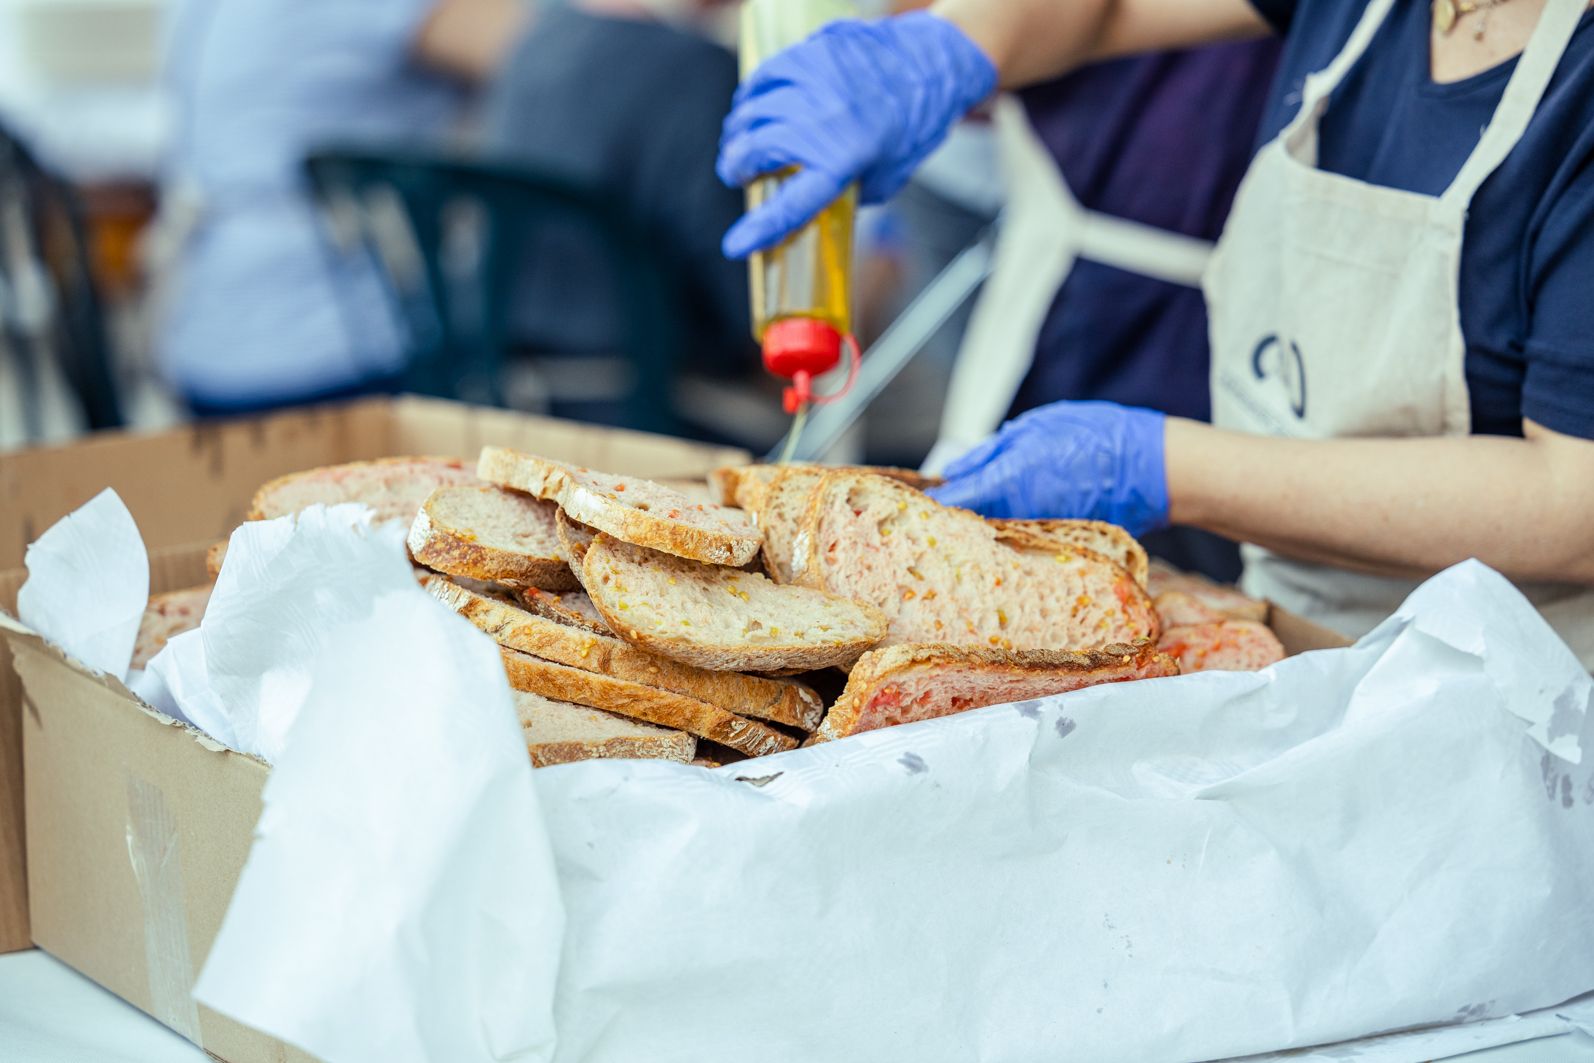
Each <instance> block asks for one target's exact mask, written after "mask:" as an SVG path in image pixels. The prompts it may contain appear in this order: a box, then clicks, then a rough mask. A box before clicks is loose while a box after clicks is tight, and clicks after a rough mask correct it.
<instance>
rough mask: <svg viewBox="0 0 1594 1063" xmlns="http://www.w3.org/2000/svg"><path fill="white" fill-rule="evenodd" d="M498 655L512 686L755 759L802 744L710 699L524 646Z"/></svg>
mask: <svg viewBox="0 0 1594 1063" xmlns="http://www.w3.org/2000/svg"><path fill="white" fill-rule="evenodd" d="M499 653H500V654H501V655H502V656H503V660H504V671H505V673H506V674H507V675H508V676H509V685H510V686H511V687H513V688H515V689H516V690H524V691H528V692H529V693H532V694H541V695H542V696H543V697H545V698H553V699H554V700H556V701H570V702H574V703H576V704H577V705H586V706H588V707H589V708H594V709H603V710H604V711H605V712H612V713H616V714H618V715H620V716H626V717H629V718H631V719H633V720H641V721H643V722H644V723H651V724H656V725H657V726H659V727H669V728H673V729H675V730H677V731H685V732H686V733H687V734H692V735H696V736H697V737H699V738H706V739H708V740H709V741H710V742H718V743H719V744H720V745H724V746H730V747H731V748H732V749H736V750H739V751H741V752H743V753H746V754H747V755H748V756H750V757H761V756H764V755H765V754H768V753H780V752H783V751H785V750H788V749H795V748H796V747H797V740H796V739H794V738H792V737H790V736H789V735H785V734H782V733H781V732H779V731H777V730H775V729H773V728H771V727H768V726H766V725H764V724H761V723H758V722H757V721H755V720H748V719H744V718H743V717H741V716H738V715H736V714H735V713H733V712H727V711H725V710H724V709H722V708H720V707H719V706H717V705H710V704H709V703H708V702H706V701H698V700H697V699H695V698H689V697H685V696H683V695H681V694H675V693H672V692H670V691H667V690H660V689H659V688H658V687H651V686H646V685H644V684H642V683H629V682H627V681H625V680H623V679H615V678H614V677H612V676H607V675H598V674H597V673H596V672H584V671H582V670H581V669H579V668H571V667H569V666H567V665H563V664H554V663H553V662H552V661H545V660H543V659H541V658H540V657H533V656H531V655H530V654H528V653H521V652H520V651H519V650H511V649H507V648H501V649H500V650H499Z"/></svg>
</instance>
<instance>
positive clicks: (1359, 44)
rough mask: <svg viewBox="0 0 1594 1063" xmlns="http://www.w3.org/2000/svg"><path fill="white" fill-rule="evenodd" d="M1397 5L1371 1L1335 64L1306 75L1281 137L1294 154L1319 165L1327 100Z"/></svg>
mask: <svg viewBox="0 0 1594 1063" xmlns="http://www.w3.org/2000/svg"><path fill="white" fill-rule="evenodd" d="M1394 6H1395V0H1372V2H1371V3H1369V4H1368V5H1367V10H1366V11H1364V12H1362V19H1361V21H1360V22H1358V23H1357V24H1356V28H1355V29H1354V30H1352V31H1351V35H1350V39H1349V40H1347V41H1346V42H1345V47H1344V49H1343V50H1342V51H1341V52H1340V53H1339V55H1337V56H1335V57H1334V61H1333V62H1331V63H1329V64H1328V66H1326V67H1324V68H1323V69H1322V70H1320V71H1318V72H1317V73H1315V74H1308V75H1306V81H1305V84H1304V85H1302V87H1301V107H1300V110H1298V111H1296V112H1295V118H1294V120H1292V121H1291V122H1290V124H1289V126H1288V127H1287V128H1286V129H1285V130H1284V132H1283V133H1282V134H1281V135H1280V137H1279V140H1280V141H1281V142H1282V143H1283V144H1284V146H1285V148H1286V150H1288V151H1289V152H1290V153H1291V154H1294V155H1296V156H1297V157H1298V158H1301V159H1302V160H1303V161H1308V162H1310V163H1311V165H1313V166H1315V165H1317V126H1318V122H1319V120H1320V119H1321V118H1322V117H1323V112H1324V110H1326V109H1327V107H1328V98H1329V96H1331V95H1332V94H1333V92H1334V90H1335V89H1337V88H1339V85H1340V82H1342V81H1344V80H1345V75H1346V74H1349V73H1350V70H1351V67H1353V66H1355V65H1356V64H1357V62H1359V61H1360V60H1361V57H1362V56H1363V55H1365V54H1366V52H1367V47H1368V45H1370V44H1372V43H1373V38H1374V37H1376V36H1377V35H1378V31H1379V30H1380V29H1382V28H1383V25H1384V22H1385V21H1386V20H1387V19H1388V18H1389V12H1390V11H1391V10H1393V8H1394Z"/></svg>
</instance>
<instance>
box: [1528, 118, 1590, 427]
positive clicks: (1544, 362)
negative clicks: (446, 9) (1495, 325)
mask: <svg viewBox="0 0 1594 1063" xmlns="http://www.w3.org/2000/svg"><path fill="white" fill-rule="evenodd" d="M1581 146H1583V147H1587V145H1586V144H1585V145H1581ZM1538 221H1539V224H1538V225H1537V226H1536V227H1535V228H1536V229H1537V236H1536V238H1535V239H1534V242H1533V245H1532V248H1531V250H1530V252H1529V258H1528V271H1527V277H1528V287H1527V297H1528V318H1527V321H1528V329H1527V336H1526V339H1525V342H1524V344H1523V352H1524V355H1525V357H1526V362H1527V365H1526V371H1525V373H1524V376H1523V381H1522V416H1523V417H1524V418H1525V419H1527V420H1530V421H1534V422H1536V423H1538V424H1541V425H1543V426H1544V427H1545V428H1548V429H1550V430H1551V431H1552V432H1560V433H1562V434H1563V435H1572V436H1577V437H1579V438H1582V439H1594V240H1590V239H1588V237H1587V234H1588V233H1590V232H1594V157H1591V156H1590V155H1585V157H1584V160H1583V163H1582V165H1581V166H1579V167H1578V168H1577V169H1576V171H1575V172H1574V173H1573V174H1572V176H1571V177H1570V178H1569V179H1568V180H1567V182H1566V184H1565V185H1564V186H1563V188H1562V189H1561V190H1560V192H1559V194H1557V195H1556V196H1555V197H1554V199H1553V201H1551V202H1550V203H1549V204H1548V206H1547V207H1545V208H1543V210H1542V214H1541V217H1540V219H1538Z"/></svg>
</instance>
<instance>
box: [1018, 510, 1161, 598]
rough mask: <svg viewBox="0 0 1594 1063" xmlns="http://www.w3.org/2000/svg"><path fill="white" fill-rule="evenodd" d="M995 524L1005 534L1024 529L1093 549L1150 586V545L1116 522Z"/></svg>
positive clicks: (1055, 539)
mask: <svg viewBox="0 0 1594 1063" xmlns="http://www.w3.org/2000/svg"><path fill="white" fill-rule="evenodd" d="M991 524H993V525H994V526H995V527H996V529H997V532H998V534H1001V535H1003V536H1006V535H1009V534H1011V533H1013V532H1023V533H1027V534H1029V535H1032V536H1036V537H1039V538H1042V539H1049V540H1052V541H1054V542H1056V543H1057V545H1058V546H1060V547H1064V548H1066V547H1069V546H1077V547H1079V548H1081V549H1083V550H1090V551H1092V552H1094V553H1097V554H1100V555H1101V556H1102V557H1105V558H1108V559H1109V560H1111V561H1114V562H1116V563H1117V564H1118V565H1119V566H1120V567H1122V568H1123V569H1124V570H1125V571H1127V572H1128V573H1129V574H1130V575H1131V576H1133V577H1134V578H1135V582H1136V583H1138V584H1140V585H1141V586H1142V587H1144V586H1145V585H1146V578H1147V571H1148V568H1149V564H1150V562H1149V560H1148V558H1147V557H1146V548H1145V547H1143V546H1141V545H1140V543H1139V542H1138V541H1137V540H1136V539H1135V537H1134V536H1133V535H1130V534H1129V533H1128V532H1127V531H1125V530H1124V529H1122V528H1120V527H1119V526H1118V525H1116V524H1108V523H1107V522H1106V521H1100V520H993V521H991Z"/></svg>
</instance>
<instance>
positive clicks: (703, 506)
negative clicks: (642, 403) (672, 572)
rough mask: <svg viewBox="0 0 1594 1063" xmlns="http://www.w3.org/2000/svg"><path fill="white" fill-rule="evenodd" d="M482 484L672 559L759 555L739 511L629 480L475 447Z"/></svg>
mask: <svg viewBox="0 0 1594 1063" xmlns="http://www.w3.org/2000/svg"><path fill="white" fill-rule="evenodd" d="M477 472H478V473H479V474H480V476H481V478H482V479H483V480H487V481H489V482H491V483H496V484H499V485H500V486H502V487H510V488H513V489H515V490H517V491H525V492H526V493H527V494H531V495H535V496H537V497H538V498H541V499H544V500H545V501H548V502H557V503H558V504H559V508H560V509H562V510H564V512H565V513H566V514H568V515H569V516H570V518H571V519H572V520H577V521H580V522H581V523H583V524H586V525H588V526H590V527H592V528H596V529H597V530H598V531H602V532H607V533H608V534H609V535H612V536H614V537H615V538H616V539H620V540H622V541H624V542H628V543H635V544H636V545H638V546H645V547H648V548H649V549H653V550H659V551H662V552H664V553H667V554H674V555H675V556H677V557H685V558H690V559H691V560H693V561H702V562H705V563H708V564H714V565H731V566H736V565H745V564H747V563H748V562H749V561H751V560H752V559H753V557H754V556H755V555H756V554H757V553H758V548H759V546H760V544H761V539H760V537H759V534H758V528H757V527H756V526H755V525H754V524H753V522H752V520H751V519H750V518H749V517H748V516H747V514H745V513H741V512H738V511H736V510H733V509H726V508H724V507H722V506H716V505H714V504H712V503H709V502H693V501H692V500H691V499H690V498H688V497H686V496H685V495H683V494H681V493H680V492H679V491H674V490H671V489H670V488H668V487H664V486H662V485H660V484H656V483H650V482H649V481H647V480H642V479H638V478H637V477H634V476H612V475H610V474H608V473H600V472H593V471H592V470H590V469H580V468H575V467H573V466H569V465H562V464H560V463H559V462H556V461H549V460H548V459H546V458H539V457H535V456H533V455H530V454H520V453H517V452H516V451H513V450H505V449H503V448H502V447H486V448H484V449H483V450H482V454H481V460H480V461H479V462H478V463H477Z"/></svg>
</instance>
